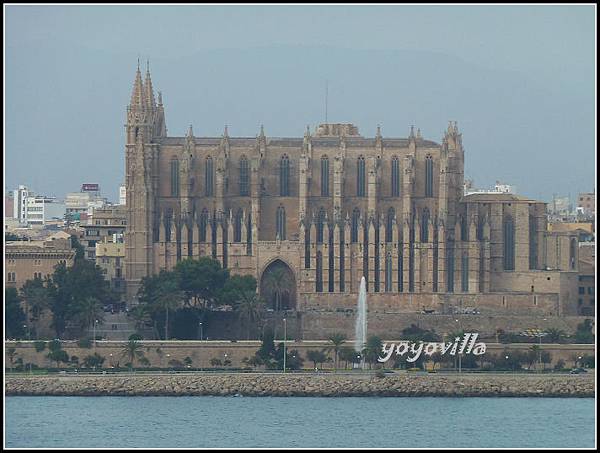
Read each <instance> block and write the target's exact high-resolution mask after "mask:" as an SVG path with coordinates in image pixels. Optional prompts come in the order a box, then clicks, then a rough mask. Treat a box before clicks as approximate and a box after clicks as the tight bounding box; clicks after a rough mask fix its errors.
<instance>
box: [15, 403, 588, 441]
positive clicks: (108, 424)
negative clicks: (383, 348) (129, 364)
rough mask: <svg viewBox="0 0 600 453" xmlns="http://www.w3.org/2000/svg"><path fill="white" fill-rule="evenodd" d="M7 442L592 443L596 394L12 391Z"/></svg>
mask: <svg viewBox="0 0 600 453" xmlns="http://www.w3.org/2000/svg"><path fill="white" fill-rule="evenodd" d="M5 429H6V431H5V442H6V444H5V445H6V446H7V447H55V448H56V447H73V448H76V447H79V448H81V447H83V448H86V447H117V448H118V447H121V448H123V447H139V448H141V447H186V448H194V447H206V448H208V447H289V448H293V447H323V448H326V447H396V448H397V447H404V448H426V447H544V448H550V447H590V448H592V447H594V445H595V444H594V399H592V398H585V399H581V398H565V399H563V398H421V397H419V398H364V397H361V398H357V397H356V398H316V397H315V398H305V397H302V398H275V397H260V398H251V397H211V396H205V397H7V398H6V403H5Z"/></svg>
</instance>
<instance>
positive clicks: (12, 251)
mask: <svg viewBox="0 0 600 453" xmlns="http://www.w3.org/2000/svg"><path fill="white" fill-rule="evenodd" d="M74 260H75V250H74V249H73V248H71V240H70V238H69V235H68V234H67V233H63V232H59V233H56V234H54V235H52V236H49V237H48V238H46V239H45V240H42V241H7V242H6V243H5V253H4V269H5V270H4V272H5V274H6V279H5V282H6V286H7V287H15V288H21V286H23V283H25V282H26V281H27V280H31V279H33V278H36V277H37V278H41V279H44V278H46V277H47V276H49V275H52V274H53V273H54V266H56V265H57V264H58V263H60V262H64V263H65V264H66V265H67V267H70V266H72V265H73V262H74Z"/></svg>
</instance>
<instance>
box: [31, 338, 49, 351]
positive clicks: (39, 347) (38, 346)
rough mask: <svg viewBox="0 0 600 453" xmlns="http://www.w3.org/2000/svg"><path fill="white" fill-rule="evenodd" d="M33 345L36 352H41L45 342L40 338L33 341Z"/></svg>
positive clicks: (44, 347)
mask: <svg viewBox="0 0 600 453" xmlns="http://www.w3.org/2000/svg"><path fill="white" fill-rule="evenodd" d="M33 347H34V348H35V350H36V352H42V351H43V350H44V349H46V342H45V341H40V340H38V341H34V342H33Z"/></svg>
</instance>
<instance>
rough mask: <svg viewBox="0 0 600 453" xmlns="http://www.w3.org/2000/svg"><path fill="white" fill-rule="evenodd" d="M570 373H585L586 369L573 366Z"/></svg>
mask: <svg viewBox="0 0 600 453" xmlns="http://www.w3.org/2000/svg"><path fill="white" fill-rule="evenodd" d="M570 373H571V374H582V373H587V370H586V369H585V368H573V369H572V370H571V371H570Z"/></svg>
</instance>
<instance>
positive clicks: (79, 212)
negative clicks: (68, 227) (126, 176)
mask: <svg viewBox="0 0 600 453" xmlns="http://www.w3.org/2000/svg"><path fill="white" fill-rule="evenodd" d="M107 204H108V201H107V199H106V198H104V197H102V196H101V195H100V191H99V187H98V184H83V185H82V189H81V191H80V192H71V193H68V194H67V196H66V198H65V205H66V216H67V219H68V220H70V221H75V222H77V221H79V222H85V221H86V220H87V218H88V217H90V216H92V215H93V212H94V210H95V209H102V208H104V207H105V206H106V205H107Z"/></svg>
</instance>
